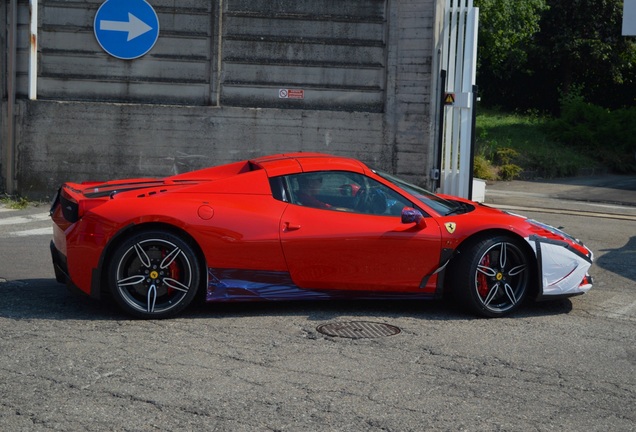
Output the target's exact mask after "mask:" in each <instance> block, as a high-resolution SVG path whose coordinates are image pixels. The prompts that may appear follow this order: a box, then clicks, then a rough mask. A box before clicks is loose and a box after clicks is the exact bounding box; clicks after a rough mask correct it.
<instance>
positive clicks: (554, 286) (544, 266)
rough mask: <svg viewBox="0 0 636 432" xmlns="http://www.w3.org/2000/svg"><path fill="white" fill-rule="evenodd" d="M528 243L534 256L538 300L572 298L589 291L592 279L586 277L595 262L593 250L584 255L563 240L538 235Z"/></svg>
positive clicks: (588, 276)
mask: <svg viewBox="0 0 636 432" xmlns="http://www.w3.org/2000/svg"><path fill="white" fill-rule="evenodd" d="M528 242H529V243H530V246H531V247H532V249H533V250H534V252H535V254H536V256H537V262H538V270H539V281H540V288H541V289H540V291H539V298H540V299H550V298H555V297H569V296H575V295H579V294H583V293H585V292H587V291H589V290H590V289H591V288H592V284H593V279H592V277H591V276H590V275H589V274H588V270H589V269H590V267H591V266H592V261H593V259H594V258H593V254H592V251H590V250H589V249H588V250H587V251H588V254H587V255H585V254H583V253H581V252H579V251H578V250H577V249H576V248H574V247H572V246H571V245H570V244H568V243H567V242H565V241H555V240H551V239H546V238H542V237H539V236H533V237H531V238H529V239H528ZM586 249H587V248H586Z"/></svg>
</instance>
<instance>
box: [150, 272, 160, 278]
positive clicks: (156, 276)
mask: <svg viewBox="0 0 636 432" xmlns="http://www.w3.org/2000/svg"><path fill="white" fill-rule="evenodd" d="M158 277H159V273H158V272H157V270H153V271H151V272H150V278H151V279H157V278H158Z"/></svg>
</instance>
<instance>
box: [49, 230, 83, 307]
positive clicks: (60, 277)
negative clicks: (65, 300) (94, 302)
mask: <svg viewBox="0 0 636 432" xmlns="http://www.w3.org/2000/svg"><path fill="white" fill-rule="evenodd" d="M50 247H51V259H52V260H53V270H55V280H56V281H58V282H59V283H63V284H65V285H66V287H67V288H68V289H69V290H70V291H73V292H78V293H81V294H82V295H86V293H85V292H84V291H82V290H81V289H79V288H78V287H77V286H76V285H75V284H74V283H73V281H72V280H71V277H70V276H69V274H68V264H67V261H66V257H65V256H64V254H62V253H61V252H60V251H59V250H58V249H57V247H55V243H54V242H53V240H51V245H50Z"/></svg>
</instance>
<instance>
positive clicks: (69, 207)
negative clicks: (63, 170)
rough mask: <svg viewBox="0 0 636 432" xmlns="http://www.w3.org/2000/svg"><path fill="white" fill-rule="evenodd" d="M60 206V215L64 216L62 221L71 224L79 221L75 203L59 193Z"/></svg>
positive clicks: (77, 207)
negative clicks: (64, 220)
mask: <svg viewBox="0 0 636 432" xmlns="http://www.w3.org/2000/svg"><path fill="white" fill-rule="evenodd" d="M60 204H61V205H62V214H63V215H64V219H66V220H67V221H69V222H71V223H74V222H77V221H78V220H79V218H80V216H79V206H78V205H77V203H76V202H75V201H73V200H71V199H70V198H67V197H65V196H64V194H63V193H61V194H60Z"/></svg>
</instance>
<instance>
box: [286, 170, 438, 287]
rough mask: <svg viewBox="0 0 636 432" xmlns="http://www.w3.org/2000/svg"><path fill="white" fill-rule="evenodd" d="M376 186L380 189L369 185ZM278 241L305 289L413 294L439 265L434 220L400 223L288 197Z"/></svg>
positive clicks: (395, 217)
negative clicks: (407, 292)
mask: <svg viewBox="0 0 636 432" xmlns="http://www.w3.org/2000/svg"><path fill="white" fill-rule="evenodd" d="M324 183H326V184H329V178H327V179H326V180H325V182H324ZM351 186H352V187H353V189H354V190H356V189H358V188H359V187H362V188H367V189H368V188H369V186H370V185H369V184H365V185H358V184H353V185H351ZM378 186H381V187H383V188H385V187H384V186H382V185H380V184H379V183H377V184H374V185H373V187H378ZM340 190H342V187H340ZM349 190H350V189H349ZM359 190H363V189H359ZM387 191H388V188H387ZM328 192H329V191H323V196H328ZM388 192H389V193H390V192H392V191H388ZM367 193H368V192H367ZM291 195H292V196H293V195H294V194H293V193H292V194H291ZM394 201H395V199H393V200H391V204H392V205H395V204H396V203H395V202H394ZM397 204H398V205H399V206H401V205H402V204H401V202H398V203H397ZM280 238H281V244H282V248H283V253H284V256H285V260H286V262H287V267H288V269H289V272H290V274H291V278H292V280H293V281H294V283H295V284H296V285H298V286H299V287H301V288H307V289H351V290H368V291H417V290H418V289H419V285H420V283H421V282H422V279H423V278H424V277H425V276H426V275H427V274H429V273H431V272H432V271H433V270H434V269H435V268H436V267H437V266H438V265H439V261H440V250H441V235H440V228H439V226H438V224H437V223H436V222H435V220H434V219H433V218H426V223H425V224H419V225H416V224H403V223H402V222H401V217H400V216H399V215H395V214H387V211H385V210H383V211H382V214H373V213H368V212H366V213H362V212H360V211H357V210H356V209H339V208H337V207H334V206H330V207H328V208H314V207H309V206H307V205H300V204H295V203H294V200H293V198H292V199H291V203H290V205H289V206H288V207H287V208H286V209H285V211H284V213H283V215H282V219H281V232H280Z"/></svg>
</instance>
